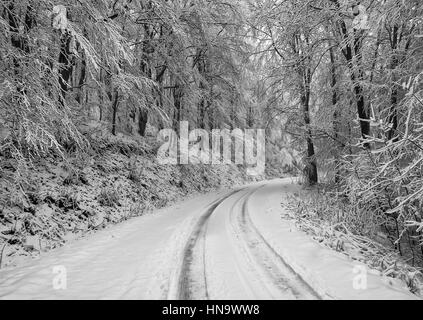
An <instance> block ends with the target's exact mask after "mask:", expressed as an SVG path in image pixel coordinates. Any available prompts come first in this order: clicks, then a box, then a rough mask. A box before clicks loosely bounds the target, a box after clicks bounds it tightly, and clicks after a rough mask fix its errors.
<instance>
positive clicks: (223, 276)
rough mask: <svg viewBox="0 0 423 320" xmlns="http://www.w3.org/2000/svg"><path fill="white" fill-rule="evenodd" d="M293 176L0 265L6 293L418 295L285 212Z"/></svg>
mask: <svg viewBox="0 0 423 320" xmlns="http://www.w3.org/2000/svg"><path fill="white" fill-rule="evenodd" d="M297 188H298V187H297V186H296V185H295V184H294V183H293V182H292V180H290V179H285V180H276V181H271V182H265V183H259V184H252V185H249V186H246V187H244V188H240V189H237V190H233V191H227V192H219V193H213V194H208V195H204V196H199V197H196V198H193V199H190V200H187V201H185V202H182V203H179V204H178V205H176V206H173V207H171V208H167V209H163V210H160V211H158V212H156V213H154V214H151V215H147V216H143V217H140V218H136V219H133V220H130V221H128V222H126V223H123V224H121V225H118V226H114V227H112V228H110V229H107V230H104V231H102V232H99V233H97V234H95V235H92V236H89V237H87V238H85V239H82V240H79V241H75V242H73V243H71V244H69V245H67V246H66V247H63V248H61V249H58V250H55V251H53V252H50V253H49V254H45V255H43V256H42V257H41V258H40V259H38V260H34V261H30V262H29V263H28V264H27V265H24V266H22V267H19V268H15V269H11V270H7V269H6V270H2V271H0V298H1V299H417V298H416V297H415V296H414V295H412V294H411V293H409V292H408V290H407V288H406V287H405V285H404V284H403V283H401V282H399V281H395V280H392V279H387V278H383V277H381V276H379V275H378V274H377V273H376V272H372V271H371V270H367V269H366V268H365V267H364V266H360V265H357V262H354V261H352V260H350V259H349V258H348V257H346V256H344V255H342V254H340V253H337V252H335V251H332V250H330V249H328V248H326V247H323V246H322V245H320V244H318V243H317V242H315V241H313V240H312V239H311V238H310V237H309V236H307V235H306V234H304V233H303V232H301V231H298V230H297V229H296V227H295V226H294V225H293V223H292V222H289V221H286V220H283V219H282V218H281V214H282V208H281V199H282V195H283V194H284V193H291V192H295V191H296V190H297Z"/></svg>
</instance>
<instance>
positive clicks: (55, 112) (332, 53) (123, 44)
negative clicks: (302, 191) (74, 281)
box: [0, 0, 423, 268]
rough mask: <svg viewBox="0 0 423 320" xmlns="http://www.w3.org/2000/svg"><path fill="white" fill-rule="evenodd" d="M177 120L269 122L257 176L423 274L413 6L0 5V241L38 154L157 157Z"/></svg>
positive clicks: (258, 125) (421, 58)
mask: <svg viewBox="0 0 423 320" xmlns="http://www.w3.org/2000/svg"><path fill="white" fill-rule="evenodd" d="M181 121H187V122H188V123H189V126H190V128H192V129H193V128H199V129H204V130H207V131H209V132H211V131H212V130H214V129H229V130H233V129H235V128H243V129H264V130H265V133H266V163H267V168H266V176H263V177H262V179H272V178H280V177H281V176H282V175H284V176H289V175H290V176H299V177H300V180H301V183H302V185H303V186H304V187H306V188H307V189H308V190H318V191H317V192H318V197H317V199H313V200H305V202H304V203H302V204H298V206H297V209H298V207H299V206H300V205H302V206H306V207H311V208H317V209H316V211H318V215H320V214H321V218H323V219H328V220H330V221H331V222H334V223H343V225H345V226H346V227H347V228H348V229H349V230H350V231H351V232H353V233H354V234H356V235H358V236H366V237H371V238H375V237H383V238H384V239H386V240H387V241H388V243H389V246H391V247H392V248H393V250H395V251H397V252H398V254H399V255H400V256H402V257H403V258H404V259H405V260H406V261H407V263H409V264H410V265H412V266H414V267H419V268H421V267H423V221H422V218H423V3H422V2H421V0H361V1H360V0H68V1H59V0H54V1H47V0H3V1H1V3H0V185H1V186H2V187H1V188H0V224H2V225H3V226H7V228H6V227H5V228H6V229H7V230H6V229H2V230H6V231H7V232H4V233H3V236H1V237H0V241H1V242H0V245H1V244H2V243H5V246H6V245H8V246H9V245H16V243H17V242H16V241H17V240H16V238H19V237H20V236H16V233H17V230H16V228H15V230H13V232H9V231H8V230H9V229H8V228H9V227H10V226H11V225H12V226H13V225H15V226H16V221H15V220H19V219H23V218H20V217H23V216H24V215H25V216H26V215H27V214H28V210H26V209H25V208H26V205H25V204H22V203H32V204H37V203H39V201H40V200H37V199H35V200H34V199H33V198H34V191H33V190H32V189H31V188H32V185H33V182H32V180H31V179H32V178H31V177H32V176H33V172H34V170H36V168H37V166H39V163H40V161H42V160H43V161H44V160H45V159H49V160H48V161H50V162H57V161H62V162H63V163H66V164H67V165H69V166H72V165H71V164H69V163H70V162H72V161H71V160H70V159H75V158H78V159H79V160H78V161H82V160H81V158H84V157H85V155H87V154H92V153H93V152H94V153H98V154H100V155H101V154H102V152H103V151H102V149H103V148H109V147H110V145H112V144H114V143H118V142H116V141H120V142H119V143H122V141H126V140H125V139H129V140H131V141H136V144H137V145H143V146H149V147H148V148H149V150H150V151H149V152H150V153H149V154H153V155H154V152H156V151H157V141H156V135H157V133H158V132H159V131H160V130H162V129H167V128H169V129H173V130H174V131H175V132H178V130H179V128H180V122H181ZM111 141H112V142H111ZM122 148H123V147H122ZM124 149H125V150H124V151H125V152H129V153H131V152H136V151H134V150H135V149H136V148H135V147H133V146H132V145H129V146H125V148H124ZM128 150H129V151H128ZM147 153H148V152H147ZM143 157H144V156H143V154H140V157H139V158H138V160H139V161H141V163H142V161H144V160H143ZM149 157H150V156H149ZM138 160H137V161H138ZM145 161H147V160H145ZM141 166H142V165H141ZM231 168H232V169H231ZM231 168H230V169H229V171H231V170H238V169H239V166H238V169H236V167H231ZM72 170H73V169H72ZM72 170H71V171H72ZM181 170H182V169H181ZM202 170H203V171H204V170H206V169H202ZM72 172H75V170H73V171H72ZM204 172H205V171H204ZM232 173H233V172H232ZM205 174H206V175H207V174H208V173H207V172H206V173H205ZM183 175H184V174H183V173H182V176H183ZM219 175H222V174H219V173H218V174H217V176H219ZM225 175H226V173H225ZM80 178H81V177H79V176H78V177H77V180H78V179H80ZM168 178H169V177H168V176H166V178H165V180H166V179H168ZM169 179H171V178H169ZM133 180H134V181H136V182H137V183H138V184H143V183H144V184H145V183H147V182H145V181H144V182H143V180H142V178H141V179H140V178H139V177H133ZM138 180H140V181H138ZM81 181H82V180H81ZM166 181H168V180H166ZM82 182H83V181H82ZM150 183H153V182H151V181H150ZM178 183H180V184H181V185H182V182H179V181H177V182H175V185H177V184H178ZM216 184H218V183H217V182H216ZM163 193H166V191H163ZM103 198H106V199H105V200H104V201H105V202H108V201H110V200H111V201H112V202H113V194H110V193H108V194H103ZM156 198H158V199H156V200H157V202H160V199H159V198H160V195H159V196H156ZM44 200H45V199H44ZM163 205H164V204H163ZM14 206H15V207H16V208H17V209H13V210H12V211H10V210H11V209H10V207H14ZM7 208H9V209H10V210H9V209H7ZM7 210H9V211H7ZM134 210H135V209H134ZM319 210H320V211H319ZM7 212H14V213H13V215H12V216H11V217H13V218H10V217H9V218H8V214H6V213H7ZM30 212H31V211H30ZM319 212H320V213H319ZM322 212H323V213H322ZM339 212H341V214H340V213H339ZM23 225H24V227H23V228H25V225H26V224H25V223H23ZM26 228H27V229H28V226H26ZM40 232H41V231H40ZM27 233H28V234H31V236H34V234H37V233H39V232H38V231H33V232H31V231H28V230H27ZM43 237H45V238H49V239H50V238H52V237H53V236H52V235H51V234H45V235H44V234H43ZM53 238H54V237H53ZM40 246H41V245H40ZM1 249H2V246H0V250H1ZM4 250H5V247H4V246H3V251H4ZM3 251H2V252H1V256H3ZM5 255H6V254H5ZM0 261H1V258H0ZM0 268H1V262H0Z"/></svg>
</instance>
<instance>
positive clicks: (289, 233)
mask: <svg viewBox="0 0 423 320" xmlns="http://www.w3.org/2000/svg"><path fill="white" fill-rule="evenodd" d="M298 190H299V187H298V186H297V185H296V184H294V183H293V181H292V180H283V181H282V187H281V181H280V180H279V181H275V182H274V183H270V184H269V185H267V186H266V187H265V188H263V189H260V190H258V191H257V192H256V193H255V194H254V195H253V196H252V197H251V199H250V201H249V203H248V208H249V212H250V213H251V218H252V220H253V222H254V224H255V225H256V227H257V228H258V230H260V232H261V234H262V235H263V237H264V238H265V239H266V241H267V242H268V243H269V245H271V246H272V248H273V249H274V250H275V251H276V252H278V253H279V254H280V256H281V257H282V258H283V259H284V260H285V261H286V262H287V263H288V264H289V265H290V266H291V267H292V268H293V269H294V270H295V271H296V272H297V273H298V274H299V275H300V276H301V277H302V278H303V279H304V280H305V281H307V282H308V283H309V284H310V286H312V287H313V289H315V290H316V291H317V292H318V293H320V294H321V295H323V297H325V298H332V299H342V300H344V299H346V300H379V299H383V300H384V299H387V300H391V299H411V300H415V299H419V298H418V297H417V296H416V295H413V294H412V293H410V291H409V290H408V288H407V285H406V283H405V282H404V281H401V280H399V279H393V278H390V277H387V276H384V275H383V274H381V272H379V271H377V270H373V269H371V268H369V267H368V266H367V265H366V264H365V263H362V262H360V261H357V260H353V259H351V258H350V257H348V256H346V255H344V254H342V253H340V252H336V251H334V250H332V249H330V248H328V247H326V246H324V245H322V244H321V243H319V242H318V241H316V240H314V239H312V238H311V237H310V235H308V234H306V233H305V232H303V231H301V230H300V229H299V228H298V227H297V226H296V223H295V220H292V219H286V216H287V214H289V212H288V211H287V209H286V208H284V209H283V210H282V217H281V209H280V206H281V203H280V199H281V196H282V195H285V196H287V195H289V194H294V193H295V192H298ZM278 195H279V197H278ZM277 199H279V201H278V200H277ZM284 201H286V200H284Z"/></svg>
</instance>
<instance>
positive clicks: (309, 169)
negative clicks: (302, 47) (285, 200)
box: [301, 68, 319, 185]
mask: <svg viewBox="0 0 423 320" xmlns="http://www.w3.org/2000/svg"><path fill="white" fill-rule="evenodd" d="M303 81H304V87H303V92H302V97H301V102H302V106H303V117H304V123H305V127H306V142H307V158H306V168H305V176H306V179H307V183H308V184H309V185H315V184H317V183H318V182H319V177H318V173H317V163H316V153H315V149H314V143H313V133H312V131H311V126H310V125H311V121H310V85H311V70H310V69H309V68H306V70H305V72H304V74H303Z"/></svg>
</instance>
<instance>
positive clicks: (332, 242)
mask: <svg viewBox="0 0 423 320" xmlns="http://www.w3.org/2000/svg"><path fill="white" fill-rule="evenodd" d="M284 203H285V205H286V207H287V208H288V209H289V210H288V212H290V213H291V215H290V216H289V217H285V218H290V219H295V221H296V224H297V226H298V227H299V228H300V229H301V230H303V231H305V232H306V233H307V234H309V235H311V236H312V237H313V238H314V239H315V240H316V241H318V242H319V243H322V244H323V245H325V246H327V247H329V248H331V249H333V250H336V251H338V252H342V253H344V254H346V255H347V256H348V257H350V258H351V259H353V260H356V261H358V262H359V263H364V264H366V265H368V266H369V267H370V268H371V269H372V270H374V271H376V272H379V273H380V275H382V276H385V277H387V278H394V279H400V280H402V281H404V282H405V283H406V285H407V286H408V288H409V289H410V291H411V292H412V293H415V294H417V295H421V294H422V293H423V272H422V271H423V268H422V263H423V260H422V255H421V254H419V251H418V249H419V246H418V245H417V244H416V243H411V242H410V238H408V237H403V238H401V240H400V241H398V238H397V237H396V235H395V233H393V231H392V229H395V228H396V224H395V221H392V220H391V219H390V218H389V217H388V216H386V215H385V214H383V213H382V212H380V211H375V210H366V208H365V207H363V206H361V205H360V204H362V203H361V202H360V201H354V200H353V199H349V198H347V197H345V195H342V193H340V192H339V190H337V189H335V188H334V187H333V186H329V185H319V186H318V187H313V188H304V189H302V191H301V192H300V193H298V194H295V195H293V196H291V197H289V199H288V201H287V202H284ZM399 247H401V248H402V250H401V251H400V250H398V248H399Z"/></svg>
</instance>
